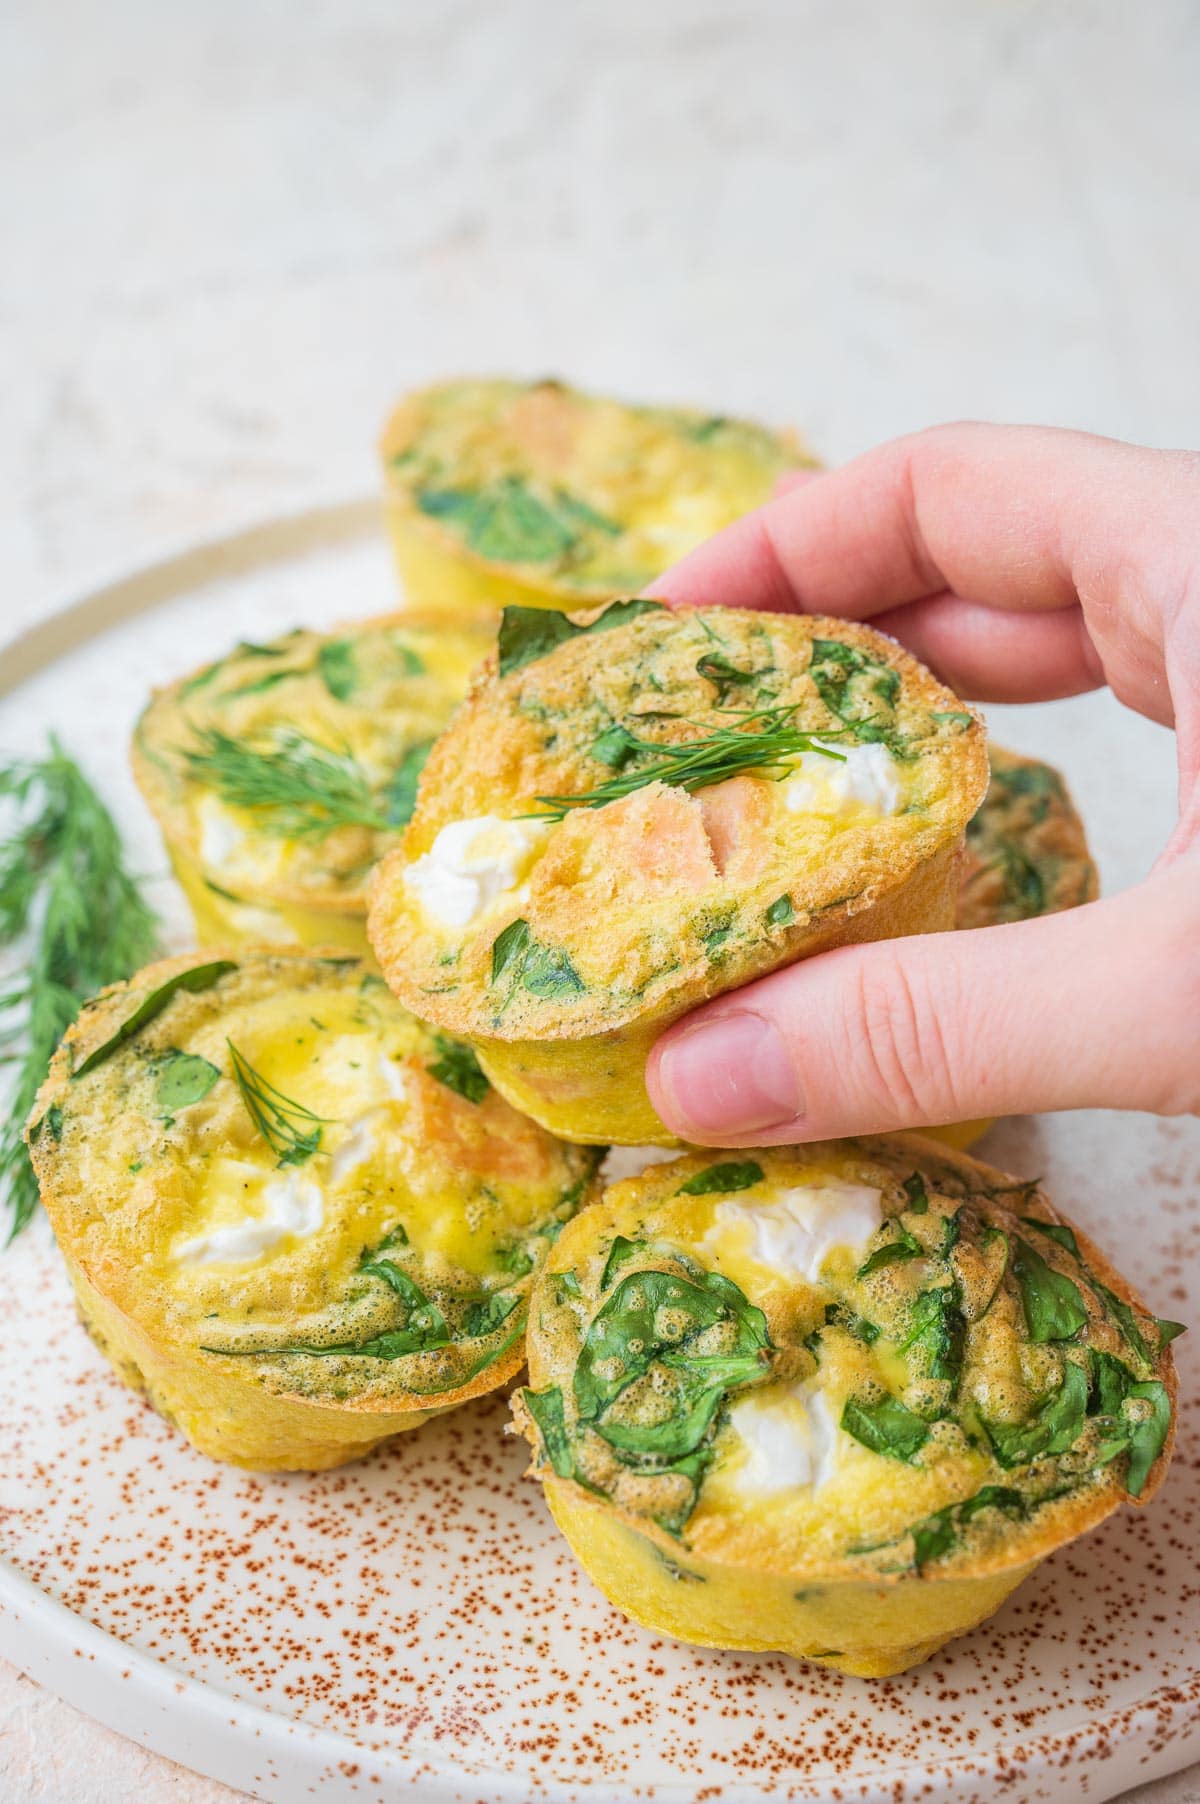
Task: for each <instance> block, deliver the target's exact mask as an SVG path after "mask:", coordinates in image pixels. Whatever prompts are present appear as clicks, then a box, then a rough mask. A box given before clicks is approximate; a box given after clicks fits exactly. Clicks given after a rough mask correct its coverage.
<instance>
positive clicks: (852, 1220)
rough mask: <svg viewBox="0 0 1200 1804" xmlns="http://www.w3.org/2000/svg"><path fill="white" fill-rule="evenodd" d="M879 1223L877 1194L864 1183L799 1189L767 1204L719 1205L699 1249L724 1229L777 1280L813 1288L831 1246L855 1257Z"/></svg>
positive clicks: (880, 1198)
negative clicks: (797, 1281)
mask: <svg viewBox="0 0 1200 1804" xmlns="http://www.w3.org/2000/svg"><path fill="white" fill-rule="evenodd" d="M882 1221H883V1192H882V1191H881V1190H877V1189H875V1188H874V1186H873V1185H870V1184H801V1185H797V1186H796V1188H795V1189H792V1190H782V1191H780V1192H779V1193H778V1194H777V1196H776V1197H775V1198H774V1199H773V1201H771V1202H769V1203H757V1204H755V1203H719V1204H718V1205H717V1210H716V1217H715V1221H714V1225H713V1226H712V1227H711V1228H710V1229H709V1231H708V1233H707V1234H706V1236H705V1244H706V1245H707V1246H710V1247H711V1248H712V1249H713V1251H715V1252H719V1248H718V1247H717V1245H716V1242H717V1241H718V1240H719V1239H721V1238H722V1237H723V1236H724V1235H725V1234H726V1233H728V1232H729V1231H730V1230H733V1231H734V1232H736V1233H737V1235H738V1237H739V1239H740V1240H741V1241H742V1242H743V1244H744V1243H745V1242H746V1241H747V1240H748V1241H749V1246H748V1248H747V1250H748V1252H749V1254H750V1257H751V1258H752V1259H756V1260H757V1261H758V1263H759V1264H760V1265H765V1266H767V1267H769V1269H770V1270H771V1271H773V1272H776V1273H778V1275H779V1276H780V1277H783V1278H804V1279H807V1281H808V1283H810V1284H815V1283H816V1282H817V1281H818V1278H819V1276H820V1272H821V1267H822V1266H823V1265H824V1263H825V1260H826V1259H827V1257H828V1256H829V1254H830V1253H831V1252H832V1251H833V1249H834V1247H842V1246H844V1247H849V1248H850V1249H851V1250H852V1251H853V1253H854V1254H855V1256H856V1257H857V1256H858V1254H860V1253H861V1252H862V1251H863V1250H864V1249H865V1247H866V1245H867V1242H868V1241H869V1240H870V1239H871V1236H872V1235H873V1234H875V1233H877V1232H878V1229H879V1227H880V1224H881V1223H882Z"/></svg>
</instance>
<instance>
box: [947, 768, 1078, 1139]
mask: <svg viewBox="0 0 1200 1804" xmlns="http://www.w3.org/2000/svg"><path fill="white" fill-rule="evenodd" d="M988 762H989V764H990V766H991V781H990V783H989V785H988V792H987V795H986V796H985V797H984V800H983V803H982V805H981V807H980V808H979V811H978V813H977V814H975V815H974V816H973V818H972V819H971V820H970V821H968V823H967V843H966V847H965V850H964V856H963V862H962V872H961V876H960V879H959V891H958V916H957V923H956V924H957V925H958V926H959V927H966V928H970V927H997V926H1000V925H1001V924H1002V923H1004V922H1006V921H1029V920H1032V919H1033V918H1034V917H1035V916H1036V915H1050V914H1057V913H1058V912H1059V911H1060V910H1061V909H1065V908H1078V907H1079V906H1080V904H1081V903H1083V902H1094V901H1095V900H1096V897H1097V896H1098V895H1099V893H1100V884H1099V880H1098V877H1097V874H1096V867H1095V865H1094V864H1093V862H1092V857H1091V854H1090V852H1089V851H1088V843H1087V835H1086V833H1085V831H1084V826H1083V822H1082V821H1081V820H1080V818H1079V815H1078V813H1077V812H1076V810H1075V806H1074V804H1073V802H1072V801H1071V798H1070V795H1069V794H1068V792H1067V786H1066V784H1065V782H1064V781H1063V779H1062V776H1061V775H1060V773H1059V772H1058V771H1056V770H1055V769H1054V766H1053V765H1051V764H1042V763H1040V762H1039V761H1038V760H1037V759H1035V758H1022V757H1021V756H1020V755H1019V753H1017V752H1009V751H1006V750H1005V749H1004V748H1003V747H1002V746H998V745H989V746H988ZM991 1126H992V1122H991V1121H990V1120H987V1121H960V1122H955V1123H954V1124H953V1125H952V1126H949V1127H940V1128H934V1129H932V1130H931V1131H932V1132H933V1133H935V1134H936V1135H937V1137H938V1139H939V1140H945V1141H946V1142H947V1144H948V1145H950V1146H971V1145H973V1144H974V1142H975V1141H976V1140H978V1139H979V1138H980V1136H981V1135H982V1134H985V1133H986V1132H987V1130H988V1128H989V1127H991Z"/></svg>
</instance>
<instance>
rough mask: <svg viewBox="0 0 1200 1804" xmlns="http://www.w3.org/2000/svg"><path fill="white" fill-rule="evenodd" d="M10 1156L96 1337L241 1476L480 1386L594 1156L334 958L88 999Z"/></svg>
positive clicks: (403, 1423)
mask: <svg viewBox="0 0 1200 1804" xmlns="http://www.w3.org/2000/svg"><path fill="white" fill-rule="evenodd" d="M28 1140H29V1146H30V1152H31V1156H32V1159H33V1163H34V1168H35V1170H36V1172H37V1176H38V1181H39V1184H40V1186H41V1193H42V1201H43V1203H44V1204H45V1207H46V1211H47V1214H48V1215H49V1217H50V1221H51V1225H52V1226H53V1228H54V1232H55V1235H56V1236H57V1238H58V1242H59V1246H60V1247H61V1249H62V1252H63V1254H64V1257H65V1259H66V1262H67V1268H68V1271H69V1272H70V1275H71V1278H72V1281H73V1283H74V1286H75V1292H76V1296H77V1299H78V1303H79V1310H80V1314H81V1316H82V1318H83V1321H84V1323H85V1324H86V1326H87V1327H88V1329H89V1330H90V1332H91V1333H92V1335H93V1337H94V1338H95V1340H96V1342H97V1344H98V1345H99V1346H100V1347H101V1349H102V1350H103V1351H104V1352H105V1353H106V1354H107V1356H108V1358H109V1359H110V1360H111V1361H112V1363H113V1365H114V1366H115V1367H116V1369H117V1371H118V1373H119V1374H120V1376H121V1377H122V1378H123V1379H124V1380H125V1382H126V1383H127V1384H130V1385H131V1386H133V1388H135V1389H137V1390H144V1391H145V1392H146V1393H147V1395H148V1396H149V1398H150V1401H151V1402H152V1403H153V1404H154V1406H155V1407H156V1408H157V1409H158V1410H160V1411H161V1413H162V1414H163V1415H165V1416H166V1417H167V1418H168V1420H169V1421H172V1422H174V1423H175V1424H176V1426H177V1427H179V1428H180V1429H181V1430H182V1432H183V1433H184V1434H185V1435H186V1436H187V1438H188V1439H189V1440H190V1441H191V1442H192V1443H193V1444H194V1445H195V1446H196V1447H198V1448H199V1449H200V1450H201V1452H203V1453H207V1454H211V1455H212V1456H213V1457H214V1458H216V1459H221V1460H229V1461H231V1462H232V1463H233V1464H235V1465H239V1466H246V1467H250V1468H252V1469H254V1470H256V1471H293V1470H317V1469H320V1468H323V1467H327V1466H336V1465H340V1464H342V1463H343V1462H344V1461H346V1460H351V1459H355V1458H357V1457H358V1456H359V1455H361V1454H364V1453H367V1452H369V1451H370V1449H371V1448H372V1447H374V1446H376V1445H378V1444H379V1443H380V1442H381V1441H384V1440H387V1439H388V1438H389V1437H390V1436H392V1435H395V1434H399V1433H400V1432H402V1431H403V1430H406V1429H411V1428H416V1427H418V1426H419V1425H420V1424H421V1423H422V1422H424V1421H426V1420H428V1418H429V1417H430V1416H432V1415H436V1414H438V1413H440V1412H441V1411H443V1410H445V1409H449V1408H452V1407H454V1406H455V1405H456V1404H459V1403H463V1402H466V1401H467V1400H468V1399H469V1398H471V1397H477V1396H480V1395H482V1394H483V1393H484V1392H486V1391H490V1390H494V1389H496V1388H497V1387H499V1386H501V1385H504V1384H506V1383H507V1382H508V1381H509V1380H510V1379H511V1378H512V1377H513V1376H514V1375H515V1374H516V1372H517V1371H518V1370H519V1369H520V1367H521V1365H522V1363H523V1360H524V1349H523V1336H524V1328H525V1317H526V1308H527V1300H528V1292H529V1288H530V1284H531V1281H532V1275H533V1273H534V1272H535V1271H536V1270H537V1268H538V1267H539V1266H540V1264H541V1263H542V1261H543V1260H544V1258H545V1256H546V1252H547V1249H548V1247H549V1245H550V1242H551V1240H552V1239H553V1237H554V1235H555V1234H556V1233H557V1232H558V1230H559V1228H560V1227H561V1226H562V1224H563V1222H564V1221H565V1220H567V1218H568V1217H569V1216H570V1215H571V1214H572V1213H573V1211H574V1210H575V1209H576V1208H578V1207H579V1206H580V1205H581V1204H583V1203H584V1202H585V1201H587V1200H588V1199H589V1197H590V1196H591V1195H592V1193H593V1189H594V1181H593V1171H594V1167H595V1154H594V1153H593V1152H592V1151H590V1150H587V1149H583V1148H579V1147H570V1146H563V1145H561V1144H559V1143H558V1142H557V1141H555V1140H553V1139H552V1138H551V1137H550V1135H548V1134H546V1133H544V1132H543V1131H542V1130H541V1129H540V1128H538V1127H536V1126H535V1125H534V1124H533V1123H532V1122H530V1121H526V1120H524V1119H523V1118H522V1117H521V1116H519V1115H517V1114H516V1113H515V1112H514V1111H513V1110H512V1109H510V1108H509V1107H508V1105H507V1103H505V1102H504V1101H503V1100H502V1098H501V1097H499V1096H498V1095H497V1094H496V1093H495V1091H494V1090H493V1089H492V1088H491V1086H490V1085H489V1084H488V1081H487V1079H486V1078H485V1077H484V1076H483V1074H482V1072H481V1071H480V1070H479V1067H478V1065H477V1064H476V1062H475V1060H474V1058H473V1057H472V1055H471V1053H470V1051H469V1050H468V1049H467V1048H466V1047H465V1046H462V1045H459V1044H457V1043H456V1042H454V1041H452V1040H450V1039H448V1038H446V1037H445V1036H444V1035H441V1034H436V1033H431V1032H429V1030H428V1029H426V1028H424V1027H422V1026H421V1025H420V1024H419V1023H418V1022H416V1021H414V1020H413V1018H412V1016H411V1015H409V1014H407V1013H406V1011H405V1010H404V1009H402V1008H401V1007H400V1005H399V1004H398V1003H397V1002H396V1001H395V1000H394V998H393V997H392V996H391V995H390V994H389V993H388V990H387V988H386V986H385V985H384V983H383V981H382V979H381V978H379V977H378V976H377V975H375V974H373V973H371V972H369V971H367V970H366V968H365V967H364V966H363V965H362V964H361V962H360V961H358V960H356V959H354V958H353V957H350V956H348V955H339V954H336V953H331V954H327V955H321V954H316V953H306V952H299V951H297V952H291V953H288V952H280V953H272V952H259V953H255V954H250V955H247V956H245V957H243V958H241V959H234V958H232V957H222V958H215V959H214V958H212V957H206V956H204V955H201V954H195V953H193V954H190V955H188V956H186V957H182V958H175V959H167V960H164V961H162V962H161V963H159V964H156V965H151V966H149V967H148V968H147V969H146V970H144V971H142V972H141V973H139V975H138V976H137V977H134V978H131V979H130V981H129V982H128V983H126V984H118V985H116V986H114V987H113V988H112V989H109V990H106V991H105V992H104V993H103V995H102V996H101V997H99V998H98V999H97V1001H96V1002H94V1003H93V1004H91V1005H90V1006H89V1007H88V1008H87V1009H85V1011H84V1013H83V1014H82V1015H81V1017H80V1019H79V1021H78V1022H77V1023H76V1025H75V1026H74V1027H73V1028H72V1029H71V1031H70V1033H69V1034H68V1036H67V1038H66V1040H65V1041H64V1043H63V1045H62V1046H61V1047H60V1049H59V1051H58V1053H57V1054H56V1055H55V1059H54V1062H53V1065H52V1067H51V1070H50V1075H49V1077H48V1078H47V1081H46V1083H45V1084H44V1085H43V1087H42V1091H41V1093H40V1095H39V1097H38V1100H37V1104H36V1106H35V1109H34V1112H33V1115H32V1118H31V1125H30V1128H29V1130H28Z"/></svg>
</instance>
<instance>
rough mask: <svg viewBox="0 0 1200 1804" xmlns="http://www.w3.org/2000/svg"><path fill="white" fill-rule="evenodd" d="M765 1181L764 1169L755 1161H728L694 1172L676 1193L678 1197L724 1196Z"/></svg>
mask: <svg viewBox="0 0 1200 1804" xmlns="http://www.w3.org/2000/svg"><path fill="white" fill-rule="evenodd" d="M762 1181H763V1168H762V1166H761V1165H760V1164H759V1163H758V1162H757V1160H755V1159H726V1160H723V1161H722V1162H721V1163H720V1164H718V1165H706V1166H705V1168H704V1170H703V1171H697V1172H693V1174H692V1176H691V1177H690V1178H686V1179H685V1180H684V1182H683V1183H682V1184H681V1185H680V1186H679V1189H678V1190H677V1191H676V1193H675V1194H676V1195H677V1196H724V1195H727V1194H729V1193H730V1192H731V1191H735V1190H749V1189H750V1187H751V1186H752V1185H754V1184H761V1183H762Z"/></svg>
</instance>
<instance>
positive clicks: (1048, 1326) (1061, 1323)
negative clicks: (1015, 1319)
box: [1012, 1238, 1088, 1346]
mask: <svg viewBox="0 0 1200 1804" xmlns="http://www.w3.org/2000/svg"><path fill="white" fill-rule="evenodd" d="M1012 1269H1013V1276H1014V1277H1015V1278H1016V1280H1017V1285H1018V1288H1019V1289H1020V1292H1021V1306H1022V1308H1023V1309H1024V1311H1025V1325H1026V1327H1027V1328H1028V1330H1029V1338H1030V1340H1031V1341H1033V1342H1035V1344H1037V1345H1038V1346H1044V1345H1045V1344H1046V1343H1047V1342H1048V1341H1058V1340H1073V1339H1074V1338H1075V1336H1076V1335H1077V1334H1079V1333H1080V1332H1081V1330H1082V1329H1084V1328H1086V1327H1087V1320H1088V1314H1087V1308H1086V1306H1085V1304H1084V1301H1083V1297H1082V1295H1081V1294H1080V1290H1079V1286H1078V1285H1077V1284H1075V1283H1074V1282H1073V1281H1072V1280H1071V1279H1070V1278H1068V1277H1066V1276H1065V1275H1064V1274H1063V1273H1062V1272H1059V1271H1055V1269H1054V1267H1053V1266H1050V1265H1047V1264H1046V1261H1045V1260H1044V1259H1043V1258H1042V1256H1041V1254H1040V1253H1038V1252H1035V1250H1034V1248H1033V1247H1031V1246H1030V1244H1029V1242H1028V1241H1027V1240H1021V1239H1019V1238H1018V1239H1017V1240H1016V1242H1015V1247H1014V1251H1013V1256H1012Z"/></svg>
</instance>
